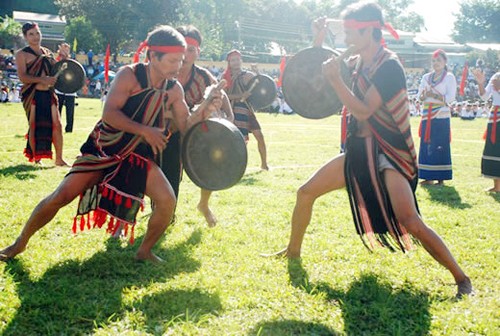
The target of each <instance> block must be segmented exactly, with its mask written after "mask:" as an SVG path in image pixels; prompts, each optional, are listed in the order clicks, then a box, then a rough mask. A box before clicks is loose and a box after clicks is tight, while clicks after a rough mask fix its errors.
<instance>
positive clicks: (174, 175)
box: [160, 65, 215, 197]
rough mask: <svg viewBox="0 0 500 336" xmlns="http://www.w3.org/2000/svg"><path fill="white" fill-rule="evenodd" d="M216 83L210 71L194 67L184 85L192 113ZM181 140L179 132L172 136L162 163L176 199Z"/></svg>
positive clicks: (180, 166)
mask: <svg viewBox="0 0 500 336" xmlns="http://www.w3.org/2000/svg"><path fill="white" fill-rule="evenodd" d="M214 83H215V79H214V78H213V76H212V75H211V74H210V72H209V71H208V70H206V69H204V68H202V67H199V66H197V65H193V67H192V68H191V75H190V76H189V80H188V81H187V83H186V84H185V85H184V96H185V100H186V103H187V105H188V107H189V110H190V111H192V110H193V108H194V107H195V106H196V105H198V104H200V103H201V102H202V101H203V100H204V94H205V89H206V88H207V87H209V86H210V85H212V84H214ZM180 139H181V135H180V132H178V131H177V132H175V133H173V134H172V135H171V136H170V138H169V140H168V145H167V148H165V150H164V151H163V153H162V155H161V162H160V167H161V170H162V171H163V173H164V174H165V176H166V177H167V180H168V181H169V182H170V185H171V186H172V189H173V190H174V194H175V196H176V197H177V196H178V195H179V185H180V181H181V175H182V165H181V141H180Z"/></svg>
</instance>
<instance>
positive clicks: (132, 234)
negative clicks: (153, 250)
mask: <svg viewBox="0 0 500 336" xmlns="http://www.w3.org/2000/svg"><path fill="white" fill-rule="evenodd" d="M134 229H135V225H132V229H130V240H129V243H130V245H134V241H135V237H134Z"/></svg>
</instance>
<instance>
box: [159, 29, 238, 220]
mask: <svg viewBox="0 0 500 336" xmlns="http://www.w3.org/2000/svg"><path fill="white" fill-rule="evenodd" d="M177 31H178V32H180V33H181V34H182V35H183V36H184V38H185V39H186V44H187V47H186V53H185V55H184V62H183V63H182V67H181V69H180V70H179V75H178V76H177V80H178V81H179V82H180V83H181V85H182V86H183V88H184V97H185V100H186V103H187V105H188V107H189V110H190V111H192V112H193V113H198V112H199V111H197V109H196V108H197V106H198V105H199V104H201V102H203V100H204V99H205V91H206V89H207V88H209V87H210V86H212V85H214V84H216V83H217V80H216V79H215V78H214V76H213V75H212V74H211V73H210V71H208V70H207V69H205V68H202V67H200V66H198V65H196V64H195V62H196V60H197V59H198V57H199V56H200V46H201V43H202V36H201V33H200V31H199V30H198V29H197V28H196V27H194V26H192V25H187V26H181V27H178V28H177ZM215 117H219V118H225V119H228V120H229V121H231V122H233V120H234V117H233V111H232V109H231V104H230V102H229V99H228V98H227V95H225V94H224V95H223V105H222V108H221V110H220V111H217V113H216V115H215ZM170 126H171V127H170V129H169V132H170V133H171V135H170V138H169V141H168V145H167V148H165V150H164V151H163V153H162V157H161V163H160V167H161V169H162V171H163V173H164V174H165V176H166V177H167V179H168V181H169V182H170V184H171V185H172V189H173V190H174V193H175V196H176V197H178V195H179V184H180V178H181V157H180V156H181V155H180V133H179V132H178V131H177V127H176V125H175V123H174V122H171V123H170ZM211 194H212V192H211V191H210V190H206V189H203V188H202V189H201V194H200V201H199V203H198V206H197V208H198V210H199V211H200V212H201V213H202V214H203V216H204V217H205V220H206V221H207V224H208V226H209V227H213V226H215V225H216V224H217V219H216V217H215V215H214V214H213V212H212V211H211V210H210V207H209V206H208V202H209V199H210V196H211Z"/></svg>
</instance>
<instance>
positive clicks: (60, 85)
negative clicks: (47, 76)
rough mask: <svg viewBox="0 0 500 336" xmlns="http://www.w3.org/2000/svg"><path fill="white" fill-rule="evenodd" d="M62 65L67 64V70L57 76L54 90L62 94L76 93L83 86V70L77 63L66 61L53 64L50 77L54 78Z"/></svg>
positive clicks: (71, 60)
mask: <svg viewBox="0 0 500 336" xmlns="http://www.w3.org/2000/svg"><path fill="white" fill-rule="evenodd" d="M63 64H67V68H66V69H64V70H62V71H61V72H60V73H59V74H58V77H57V81H56V83H55V84H54V88H56V89H57V90H58V91H60V92H62V93H74V92H77V91H78V90H80V89H81V88H82V87H83V85H84V84H85V69H84V68H83V66H82V65H81V64H80V63H79V62H77V61H75V60H73V59H67V60H62V61H59V62H57V63H55V64H54V65H53V66H52V71H51V75H52V76H55V75H56V74H57V73H58V72H59V69H61V67H62V66H63Z"/></svg>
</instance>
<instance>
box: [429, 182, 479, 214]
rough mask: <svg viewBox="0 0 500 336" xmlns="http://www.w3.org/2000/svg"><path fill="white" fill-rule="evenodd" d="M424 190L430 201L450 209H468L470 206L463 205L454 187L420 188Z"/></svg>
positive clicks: (433, 186)
mask: <svg viewBox="0 0 500 336" xmlns="http://www.w3.org/2000/svg"><path fill="white" fill-rule="evenodd" d="M421 187H422V188H423V189H425V190H426V191H427V192H428V193H429V196H430V197H431V199H432V201H434V202H438V203H441V204H443V205H446V206H448V207H450V208H452V209H469V208H472V206H471V205H470V204H468V203H463V202H462V198H461V197H460V194H459V193H458V192H457V190H456V189H455V187H450V186H435V185H430V186H421Z"/></svg>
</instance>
